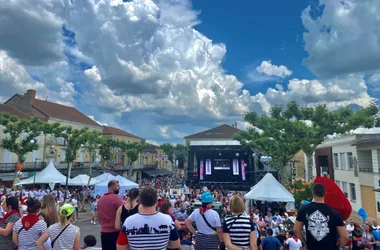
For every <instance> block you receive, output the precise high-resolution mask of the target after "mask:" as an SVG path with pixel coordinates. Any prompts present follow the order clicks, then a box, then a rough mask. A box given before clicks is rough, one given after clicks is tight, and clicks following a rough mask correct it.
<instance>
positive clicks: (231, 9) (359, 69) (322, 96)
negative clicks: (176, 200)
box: [0, 0, 380, 143]
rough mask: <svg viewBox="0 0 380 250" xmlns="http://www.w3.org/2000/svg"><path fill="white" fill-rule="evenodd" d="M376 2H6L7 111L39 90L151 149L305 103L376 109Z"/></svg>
mask: <svg viewBox="0 0 380 250" xmlns="http://www.w3.org/2000/svg"><path fill="white" fill-rule="evenodd" d="M378 13H380V1H376V0H362V1H354V0H345V1H341V0H319V1H317V0H308V1H305V0H302V1H301V0H296V1H291V2H288V1H280V0H267V1H216V0H193V1H190V0H124V1H122V0H80V1H79V0H45V1H40V0H13V1H7V0H0V102H5V101H6V100H7V99H9V98H10V97H11V96H12V95H13V94H15V93H20V94H22V93H24V92H26V90H27V89H35V90H36V91H37V98H40V99H44V100H45V99H47V100H49V101H53V102H58V103H61V104H64V105H69V106H74V107H76V108H77V109H79V110H80V111H81V112H83V113H84V114H86V115H87V116H89V117H91V118H92V119H94V120H95V121H97V122H99V123H101V124H107V125H109V126H114V127H119V128H122V129H124V130H126V131H128V132H131V133H133V134H135V135H138V136H140V137H143V138H146V139H148V140H150V141H151V142H156V143H164V142H173V143H174V142H183V141H184V139H183V137H184V136H187V135H190V134H193V133H197V132H200V131H203V130H206V129H210V128H213V127H215V126H218V125H221V124H232V123H234V122H237V124H238V127H239V128H241V129H245V128H246V127H247V126H248V124H247V123H246V122H244V114H245V113H246V112H248V111H250V110H255V111H257V112H259V113H264V114H265V113H267V112H268V111H269V109H270V107H271V106H272V105H283V104H286V103H288V102H290V101H297V102H298V103H299V104H301V105H316V104H318V103H324V104H326V105H327V106H328V107H329V108H331V109H337V108H339V107H344V106H347V105H351V104H355V105H359V106H366V105H368V104H369V103H370V102H371V100H375V101H377V99H378V97H379V95H380V94H379V93H380V92H379V90H380V89H379V88H380V42H379V41H380V28H379V27H380V19H379V15H378Z"/></svg>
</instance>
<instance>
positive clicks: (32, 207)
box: [25, 198, 41, 214]
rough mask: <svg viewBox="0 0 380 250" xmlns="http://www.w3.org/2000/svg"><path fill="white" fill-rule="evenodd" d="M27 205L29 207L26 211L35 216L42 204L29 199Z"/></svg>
mask: <svg viewBox="0 0 380 250" xmlns="http://www.w3.org/2000/svg"><path fill="white" fill-rule="evenodd" d="M25 204H26V205H27V206H28V209H27V210H26V211H27V212H28V213H30V214H35V213H37V212H38V210H39V209H40V208H41V202H40V201H39V200H37V199H33V198H29V199H28V200H27V201H26V202H25Z"/></svg>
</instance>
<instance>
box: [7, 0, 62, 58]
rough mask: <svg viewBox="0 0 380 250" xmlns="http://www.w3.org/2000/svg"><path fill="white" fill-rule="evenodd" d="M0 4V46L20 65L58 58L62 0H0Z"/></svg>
mask: <svg viewBox="0 0 380 250" xmlns="http://www.w3.org/2000/svg"><path fill="white" fill-rule="evenodd" d="M66 2H67V1H66ZM0 6H1V7H0V17H1V18H0V37H1V39H0V50H4V51H6V52H7V53H8V55H9V56H11V57H13V58H15V59H17V60H18V61H20V62H21V63H22V64H24V65H46V64H50V63H52V62H55V61H57V60H61V59H62V57H63V48H64V43H63V41H62V35H61V34H62V25H63V20H62V18H61V17H60V14H63V13H64V11H63V10H64V8H65V6H64V2H63V1H59V0H44V1H29V0H17V1H8V0H0ZM66 7H67V6H66Z"/></svg>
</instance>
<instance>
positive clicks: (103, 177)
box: [95, 173, 115, 182]
mask: <svg viewBox="0 0 380 250" xmlns="http://www.w3.org/2000/svg"><path fill="white" fill-rule="evenodd" d="M95 178H96V179H97V180H98V181H100V182H103V181H110V180H114V179H115V176H114V175H112V174H110V173H103V174H101V175H99V176H96V177H95Z"/></svg>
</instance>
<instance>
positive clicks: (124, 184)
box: [94, 174, 139, 195]
mask: <svg viewBox="0 0 380 250" xmlns="http://www.w3.org/2000/svg"><path fill="white" fill-rule="evenodd" d="M109 175H111V174H109ZM111 176H113V175H111ZM97 178H98V177H97ZM110 180H118V181H119V184H120V192H119V194H120V195H123V194H124V193H125V190H129V189H132V188H138V187H139V184H137V183H135V182H133V181H130V180H128V179H126V178H124V177H122V176H120V175H117V176H113V177H112V178H110V179H108V180H105V181H103V182H101V183H98V184H96V185H95V189H94V194H95V195H103V194H104V193H106V192H107V190H108V182H109V181H110Z"/></svg>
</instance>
